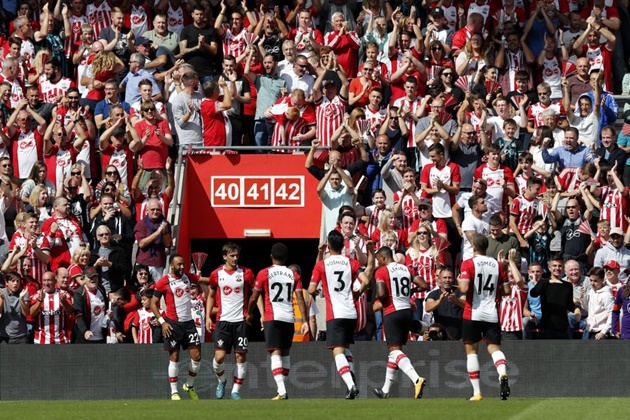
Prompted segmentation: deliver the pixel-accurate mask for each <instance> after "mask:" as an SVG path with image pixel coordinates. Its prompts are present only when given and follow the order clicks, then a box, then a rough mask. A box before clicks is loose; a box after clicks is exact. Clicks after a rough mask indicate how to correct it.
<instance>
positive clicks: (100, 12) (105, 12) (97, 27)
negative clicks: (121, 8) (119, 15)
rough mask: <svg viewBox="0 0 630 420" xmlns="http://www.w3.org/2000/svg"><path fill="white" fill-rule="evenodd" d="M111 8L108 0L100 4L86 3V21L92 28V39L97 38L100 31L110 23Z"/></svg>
mask: <svg viewBox="0 0 630 420" xmlns="http://www.w3.org/2000/svg"><path fill="white" fill-rule="evenodd" d="M111 12H112V8H111V7H110V6H109V3H108V0H104V1H103V2H102V3H101V4H100V5H98V6H96V5H94V4H88V5H87V8H86V9H85V14H86V15H87V18H88V22H89V23H90V25H92V28H94V39H98V36H99V34H100V33H101V31H102V30H103V29H105V28H107V27H108V26H110V25H111V24H112V18H111Z"/></svg>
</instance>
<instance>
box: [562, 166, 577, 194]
mask: <svg viewBox="0 0 630 420" xmlns="http://www.w3.org/2000/svg"><path fill="white" fill-rule="evenodd" d="M578 170H579V168H577V167H569V168H564V169H563V170H562V172H560V175H558V181H559V182H560V188H562V191H573V190H577V189H578V188H579V187H580V179H579V178H578V176H577V173H578Z"/></svg>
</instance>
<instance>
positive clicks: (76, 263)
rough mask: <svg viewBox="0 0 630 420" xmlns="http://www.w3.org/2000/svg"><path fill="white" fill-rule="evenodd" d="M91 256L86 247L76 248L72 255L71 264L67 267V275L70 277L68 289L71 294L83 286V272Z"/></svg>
mask: <svg viewBox="0 0 630 420" xmlns="http://www.w3.org/2000/svg"><path fill="white" fill-rule="evenodd" d="M91 256H92V252H91V251H90V248H89V247H88V246H87V245H85V246H80V247H77V249H76V250H75V251H74V254H72V264H70V266H69V267H68V275H69V276H70V284H69V285H68V288H69V289H70V290H72V291H73V292H74V291H75V290H76V289H78V288H79V287H81V286H83V270H84V269H85V267H87V265H88V264H89V262H90V257H91Z"/></svg>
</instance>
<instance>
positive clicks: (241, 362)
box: [231, 352, 247, 400]
mask: <svg viewBox="0 0 630 420" xmlns="http://www.w3.org/2000/svg"><path fill="white" fill-rule="evenodd" d="M234 356H235V358H236V369H235V371H234V386H233V387H232V395H231V397H232V399H233V400H240V399H241V385H242V384H243V379H245V374H246V373H247V353H241V352H238V353H237V352H235V353H234Z"/></svg>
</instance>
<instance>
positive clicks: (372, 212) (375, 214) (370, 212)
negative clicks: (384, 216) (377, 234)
mask: <svg viewBox="0 0 630 420" xmlns="http://www.w3.org/2000/svg"><path fill="white" fill-rule="evenodd" d="M383 210H385V207H383V208H382V209H379V208H378V207H376V204H372V205H371V206H368V207H366V208H365V215H366V216H368V218H369V220H368V223H367V235H368V236H372V234H373V233H374V231H376V230H378V222H379V219H380V218H381V213H382V212H383Z"/></svg>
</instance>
